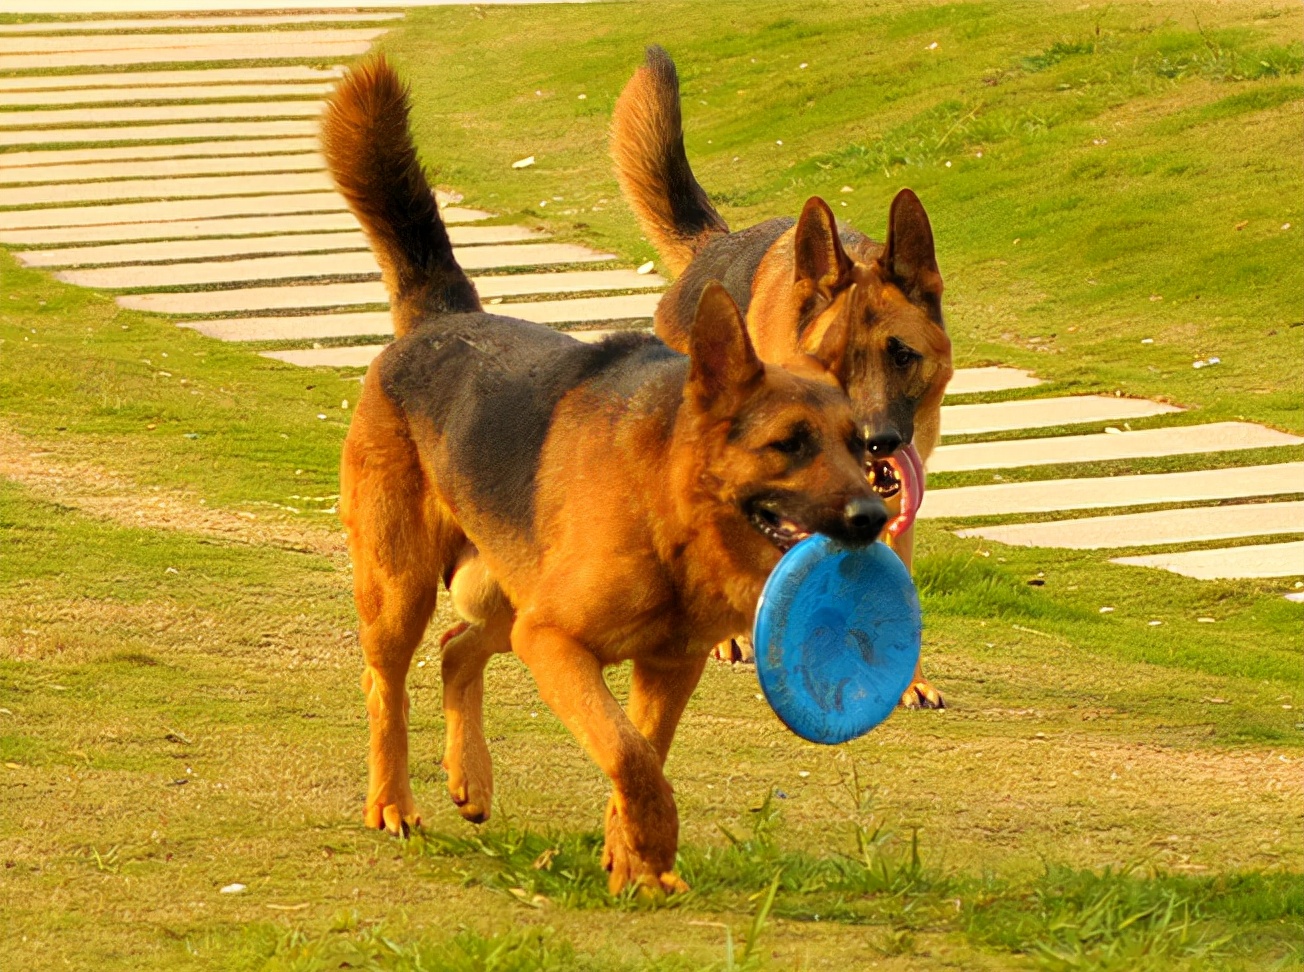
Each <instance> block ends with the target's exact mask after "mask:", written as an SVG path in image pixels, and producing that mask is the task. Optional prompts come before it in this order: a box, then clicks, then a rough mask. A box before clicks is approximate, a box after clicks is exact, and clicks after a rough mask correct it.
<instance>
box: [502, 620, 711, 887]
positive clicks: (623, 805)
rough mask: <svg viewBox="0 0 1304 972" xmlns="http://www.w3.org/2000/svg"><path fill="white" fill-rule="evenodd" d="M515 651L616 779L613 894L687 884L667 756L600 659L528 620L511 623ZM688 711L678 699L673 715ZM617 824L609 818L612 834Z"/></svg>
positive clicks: (544, 695)
mask: <svg viewBox="0 0 1304 972" xmlns="http://www.w3.org/2000/svg"><path fill="white" fill-rule="evenodd" d="M512 650H513V651H515V652H516V654H517V656H518V657H519V658H520V659H521V661H523V662H524V663H525V665H526V667H527V668H529V669H530V673H531V674H532V675H533V676H534V680H535V682H536V683H537V684H538V686H539V694H540V696H542V698H543V701H544V702H545V703H546V704H547V705H548V707H549V708H550V709H552V711H553V712H555V713H556V714H557V717H558V718H559V719H561V721H562V723H563V724H564V725H565V726H566V728H567V729H569V730H570V731H571V733H572V734H573V735H574V736H575V738H576V739H578V740H579V742H580V745H581V746H583V747H584V749H585V751H586V752H587V753H588V754H589V756H590V757H591V758H592V759H593V761H594V762H595V763H597V764H598V767H599V768H600V769H601V770H602V771H603V772H604V773H606V774H607V777H608V778H609V779H610V780H611V783H612V787H613V790H614V793H613V796H612V807H613V808H614V817H615V821H614V825H615V826H616V827H617V828H618V831H619V833H620V835H621V841H622V846H623V847H624V848H625V849H626V851H627V854H626V856H625V858H624V860H623V861H622V862H621V866H620V868H619V869H616V868H612V870H611V877H610V878H609V879H608V882H607V884H608V887H609V888H610V890H611V893H612V894H617V893H619V892H620V891H622V890H623V889H624V888H625V887H626V886H627V885H629V884H634V885H636V886H637V887H638V888H639V889H640V891H646V892H648V893H653V894H661V893H663V892H667V891H679V890H683V888H684V883H683V881H681V880H680V878H679V876H678V875H677V874H675V873H674V866H675V851H676V850H677V849H678V844H679V815H678V811H677V810H676V809H675V799H674V794H673V793H672V792H671V789H670V784H669V783H667V782H666V778H665V776H664V775H663V774H662V772H661V761H662V756H661V754H660V753H659V752H658V751H657V748H656V746H654V745H653V743H651V742H649V741H648V739H647V738H646V737H645V736H644V735H643V733H641V732H640V731H639V729H638V727H637V726H635V724H634V723H633V722H632V721H630V718H629V717H628V716H627V715H626V714H625V711H624V710H623V709H622V708H621V707H620V703H619V702H617V701H616V699H615V697H614V696H613V695H612V694H611V690H610V689H608V688H607V683H606V681H605V680H604V679H603V677H602V665H601V663H600V662H599V661H598V659H597V658H596V657H595V656H594V655H593V653H592V652H590V651H588V650H587V649H586V648H585V647H584V646H583V645H582V644H580V643H579V642H577V641H575V640H574V639H573V638H571V637H569V636H567V635H566V634H564V633H562V632H561V631H558V630H557V629H556V628H550V627H542V626H537V625H534V624H531V623H530V622H529V621H528V620H524V619H518V621H517V623H516V626H515V627H514V628H513V629H512ZM685 698H686V697H685ZM682 710H683V706H682V705H679V706H678V707H677V711H676V714H675V720H678V712H682ZM671 735H673V733H671ZM668 745H669V744H668V743H667V746H668ZM611 826H612V823H611V821H610V820H609V822H608V833H609V834H610V833H611Z"/></svg>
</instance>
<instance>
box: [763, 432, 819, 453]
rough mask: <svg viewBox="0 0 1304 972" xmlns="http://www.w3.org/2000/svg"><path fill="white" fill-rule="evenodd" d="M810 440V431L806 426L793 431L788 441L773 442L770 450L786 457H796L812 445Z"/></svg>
mask: <svg viewBox="0 0 1304 972" xmlns="http://www.w3.org/2000/svg"><path fill="white" fill-rule="evenodd" d="M810 438H811V437H810V429H808V428H806V427H805V426H798V427H797V428H795V429H793V430H792V433H791V434H790V435H789V436H788V437H787V438H786V439H779V440H777V441H775V442H771V443H770V444H769V448H771V449H773V450H774V451H775V452H782V453H783V454H784V455H785V456H795V455H797V454H798V453H799V452H802V451H804V450H805V449H806V447H807V446H808V445H810Z"/></svg>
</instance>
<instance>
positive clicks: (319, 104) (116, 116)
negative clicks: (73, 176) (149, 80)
mask: <svg viewBox="0 0 1304 972" xmlns="http://www.w3.org/2000/svg"><path fill="white" fill-rule="evenodd" d="M324 105H325V102H323V101H321V100H318V99H314V100H312V101H234V102H224V101H220V102H214V103H213V104H209V103H207V102H205V103H203V104H198V105H145V106H121V105H112V106H109V107H102V108H48V109H47V108H35V109H33V110H31V111H0V128H66V127H69V126H72V125H116V124H120V123H126V122H165V121H224V120H226V119H228V118H315V117H317V116H318V115H320V114H321V111H322V108H323V106H324Z"/></svg>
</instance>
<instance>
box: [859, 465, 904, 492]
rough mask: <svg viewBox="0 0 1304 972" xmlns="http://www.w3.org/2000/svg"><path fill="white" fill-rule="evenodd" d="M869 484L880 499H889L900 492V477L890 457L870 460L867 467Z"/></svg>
mask: <svg viewBox="0 0 1304 972" xmlns="http://www.w3.org/2000/svg"><path fill="white" fill-rule="evenodd" d="M867 471H868V473H869V485H870V488H871V489H873V490H874V492H876V493H877V494H878V495H879V496H880V497H881V498H882V499H891V498H892V497H893V496H895V495H896V494H897V493H899V492H901V477H900V476H898V475H897V467H896V465H895V463H893V462H892V461H891V460H890V459H874V460H871V461H870V463H869V467H868V470H867Z"/></svg>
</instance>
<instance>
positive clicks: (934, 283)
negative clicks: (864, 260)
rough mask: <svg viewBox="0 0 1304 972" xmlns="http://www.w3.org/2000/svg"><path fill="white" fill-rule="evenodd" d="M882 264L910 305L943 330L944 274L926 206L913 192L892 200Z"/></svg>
mask: <svg viewBox="0 0 1304 972" xmlns="http://www.w3.org/2000/svg"><path fill="white" fill-rule="evenodd" d="M878 262H879V265H880V266H881V267H882V268H883V272H884V274H885V275H886V276H887V277H888V278H890V279H891V280H893V281H895V282H896V283H897V285H898V286H900V288H901V290H902V292H903V293H904V294H905V295H906V297H907V298H908V299H909V300H910V302H911V303H913V304H918V305H919V306H920V307H922V308H924V310H926V311H927V312H928V316H929V317H931V318H932V319H933V321H934V322H935V323H937V324H938V325H939V326H940V325H941V323H942V274H941V271H939V270H938V269H937V254H936V252H935V251H934V248H933V227H932V224H930V223H929V222H928V213H926V212H924V204H923V203H921V202H920V201H919V197H918V196H916V195H915V194H914V193H913V192H912V191H911V190H909V189H902V190H901V191H900V192H898V193H897V195H896V198H895V199H893V200H892V210H891V212H890V213H889V214H888V225H887V243H886V244H884V246H883V253H882V255H881V256H880V257H879V258H878Z"/></svg>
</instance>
